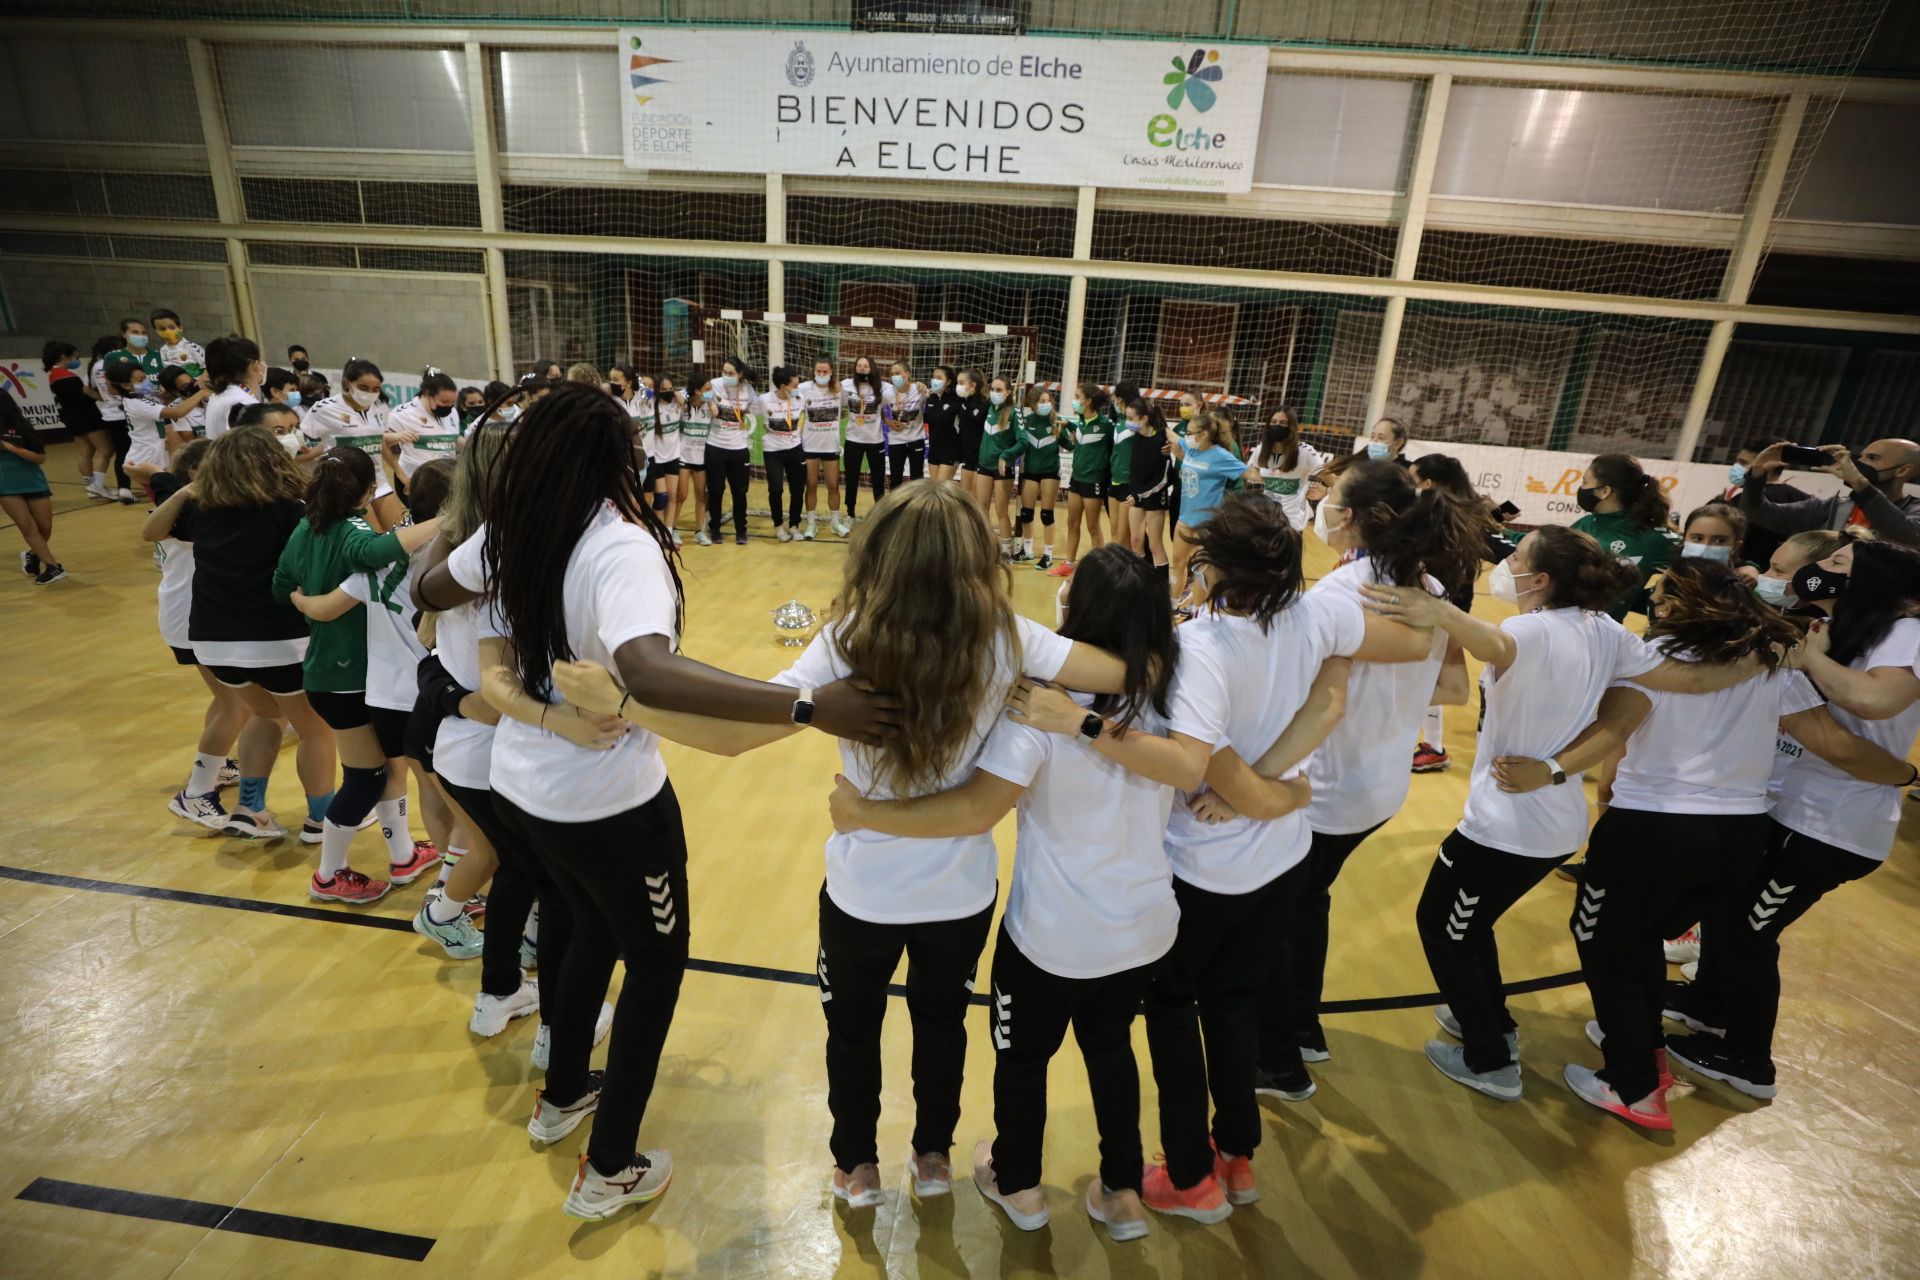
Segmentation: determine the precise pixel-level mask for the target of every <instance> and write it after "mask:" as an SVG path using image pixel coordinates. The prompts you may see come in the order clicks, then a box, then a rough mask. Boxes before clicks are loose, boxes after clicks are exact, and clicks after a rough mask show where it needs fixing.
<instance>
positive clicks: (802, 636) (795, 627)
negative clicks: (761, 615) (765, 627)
mask: <svg viewBox="0 0 1920 1280" xmlns="http://www.w3.org/2000/svg"><path fill="white" fill-rule="evenodd" d="M817 622H818V620H817V619H816V618H815V617H814V616H813V610H811V609H809V608H807V606H805V605H803V604H801V603H800V602H799V601H798V600H789V601H787V602H786V603H785V604H783V605H781V606H780V607H779V608H778V609H775V610H774V611H773V625H774V627H775V628H776V629H777V630H778V631H779V634H780V643H781V644H783V645H785V646H786V647H787V648H789V649H798V648H801V647H802V646H803V645H805V644H806V643H807V641H809V640H811V639H813V629H814V627H815V626H816V625H817Z"/></svg>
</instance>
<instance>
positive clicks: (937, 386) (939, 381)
mask: <svg viewBox="0 0 1920 1280" xmlns="http://www.w3.org/2000/svg"><path fill="white" fill-rule="evenodd" d="M946 389H947V380H946V379H945V378H935V379H934V380H933V381H932V382H929V383H928V384H927V390H929V391H931V392H933V394H935V395H939V394H940V393H941V392H942V391H945V390H946Z"/></svg>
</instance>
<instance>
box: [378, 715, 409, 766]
mask: <svg viewBox="0 0 1920 1280" xmlns="http://www.w3.org/2000/svg"><path fill="white" fill-rule="evenodd" d="M412 715H413V713H412V712H409V711H396V710H394V709H393V708H392V707H375V706H369V707H368V708H367V718H368V719H369V720H371V721H372V722H373V736H374V737H376V738H378V739H379V740H380V754H381V755H383V756H385V757H386V758H387V759H389V760H398V759H399V758H400V757H402V756H404V755H408V754H409V752H408V751H407V721H408V720H410V719H411V718H412Z"/></svg>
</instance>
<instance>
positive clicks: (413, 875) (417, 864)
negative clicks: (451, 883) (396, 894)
mask: <svg viewBox="0 0 1920 1280" xmlns="http://www.w3.org/2000/svg"><path fill="white" fill-rule="evenodd" d="M439 861H440V851H439V850H438V849H436V848H434V847H433V842H432V841H431V840H415V841H414V842H413V856H412V857H411V858H408V859H407V860H406V861H405V862H396V863H394V864H393V865H392V866H391V867H389V868H388V869H387V875H388V878H389V879H391V880H392V881H393V882H394V883H395V884H412V883H413V882H414V881H415V880H418V879H419V878H420V877H421V875H422V874H423V873H425V872H427V871H430V870H432V869H433V867H435V866H436V865H437V864H438V863H439Z"/></svg>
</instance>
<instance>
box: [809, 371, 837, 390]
mask: <svg viewBox="0 0 1920 1280" xmlns="http://www.w3.org/2000/svg"><path fill="white" fill-rule="evenodd" d="M813 380H814V383H815V384H816V385H818V386H822V387H824V386H826V385H827V384H828V383H829V382H832V381H833V375H832V374H830V373H816V374H814V375H813Z"/></svg>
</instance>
